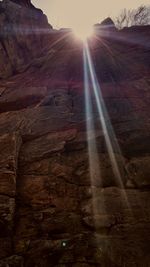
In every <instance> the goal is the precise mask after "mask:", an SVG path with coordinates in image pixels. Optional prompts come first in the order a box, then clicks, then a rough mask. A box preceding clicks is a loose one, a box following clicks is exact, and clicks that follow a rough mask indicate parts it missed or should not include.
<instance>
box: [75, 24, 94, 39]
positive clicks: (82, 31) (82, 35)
mask: <svg viewBox="0 0 150 267" xmlns="http://www.w3.org/2000/svg"><path fill="white" fill-rule="evenodd" d="M72 30H73V32H74V35H75V36H76V38H78V39H80V40H81V41H82V42H85V41H86V40H87V39H88V38H90V37H92V35H93V33H94V30H93V27H92V26H87V25H86V26H83V25H80V26H78V27H77V26H74V28H73V29H72Z"/></svg>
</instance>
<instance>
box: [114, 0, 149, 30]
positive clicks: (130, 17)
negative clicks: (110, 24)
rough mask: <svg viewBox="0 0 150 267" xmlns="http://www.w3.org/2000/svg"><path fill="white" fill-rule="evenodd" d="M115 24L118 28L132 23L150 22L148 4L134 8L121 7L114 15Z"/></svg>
mask: <svg viewBox="0 0 150 267" xmlns="http://www.w3.org/2000/svg"><path fill="white" fill-rule="evenodd" d="M115 24H116V27H117V28H118V29H122V28H124V27H130V26H134V25H148V24H150V6H144V5H141V6H139V7H138V8H136V9H132V10H130V9H129V10H128V9H126V8H125V9H123V10H122V11H121V13H120V14H119V15H118V16H117V17H116V19H115Z"/></svg>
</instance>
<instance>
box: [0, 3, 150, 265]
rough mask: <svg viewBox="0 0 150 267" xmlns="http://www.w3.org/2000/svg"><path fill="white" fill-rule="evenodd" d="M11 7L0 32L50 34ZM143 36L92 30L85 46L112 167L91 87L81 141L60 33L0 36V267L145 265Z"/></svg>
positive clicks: (69, 54)
mask: <svg viewBox="0 0 150 267" xmlns="http://www.w3.org/2000/svg"><path fill="white" fill-rule="evenodd" d="M14 2H18V3H19V2H20V1H8V0H7V1H3V2H2V3H1V6H0V8H1V9H2V11H1V14H0V20H1V21H3V23H2V24H1V27H4V26H5V25H7V26H8V24H7V23H6V21H7V20H8V19H9V22H10V25H11V31H12V29H15V28H16V27H17V29H18V28H19V27H22V23H23V22H24V23H25V24H23V25H26V23H27V24H28V26H29V27H30V26H31V25H32V23H33V22H34V23H35V24H34V26H35V25H36V27H37V28H38V30H40V29H41V28H42V27H44V29H45V27H46V29H48V30H49V26H48V23H47V20H46V18H45V16H44V15H43V14H42V12H41V11H39V10H36V9H35V7H32V11H29V8H27V7H25V6H24V7H21V9H20V7H19V6H20V3H19V4H16V3H14ZM23 2H25V3H27V2H28V1H22V3H23ZM10 8H11V12H10ZM18 8H19V10H20V11H18ZM16 12H17V13H16ZM30 12H31V13H32V12H33V13H32V15H33V14H34V15H33V17H32V19H31V24H30V22H29V21H28V22H27V20H26V18H27V17H28V16H29V14H31V13H30ZM16 14H20V15H19V17H18V16H16ZM34 16H37V17H36V18H37V20H36V21H35V17H34ZM39 16H40V20H39ZM6 18H7V19H6ZM12 18H13V19H12ZM24 18H25V21H24ZM149 32H150V27H149V26H147V27H140V28H136V29H125V30H123V31H121V32H117V31H116V32H112V31H110V32H109V31H108V30H107V31H106V32H105V31H102V32H101V31H100V30H99V29H97V30H96V32H95V35H96V38H95V37H94V36H93V39H92V41H90V40H89V42H88V44H89V49H90V53H91V57H92V58H93V59H94V67H95V72H96V75H97V78H98V82H99V84H100V88H101V93H102V97H103V100H104V103H105V105H104V104H103V105H102V106H103V108H104V106H105V107H106V108H107V112H108V114H107V116H105V120H106V125H107V127H108V129H109V131H108V134H109V136H110V139H111V145H112V148H113V154H111V156H110V155H108V149H107V145H108V140H107V139H106V132H105V131H104V128H103V127H102V126H103V125H102V123H100V120H99V114H98V110H97V106H96V99H95V96H94V92H93V90H92V86H90V90H91V91H90V100H91V102H92V105H93V113H92V114H93V122H94V126H95V132H93V131H92V127H91V129H88V132H87V126H88V125H89V121H91V118H90V117H89V116H87V114H86V110H87V109H86V102H85V87H84V85H85V84H84V73H83V45H82V44H81V43H80V42H79V41H78V40H76V39H75V38H74V37H73V35H72V33H71V32H70V31H68V32H67V31H66V32H64V31H58V32H56V31H53V30H51V32H50V33H49V35H47V34H45V35H44V36H43V37H42V38H41V36H40V35H38V34H37V35H36V34H34V35H33V36H32V38H33V39H32V38H31V39H30V40H29V38H26V34H25V32H24V31H23V33H22V34H21V35H20V34H19V33H18V32H16V33H15V35H14V32H13V35H12V36H11V35H10V33H9V34H7V35H5V37H6V38H4V36H2V39H1V45H2V43H3V45H2V49H1V56H0V69H1V70H3V71H1V80H0V149H1V153H0V267H8V266H11V267H43V266H44V267H50V266H52V267H55V266H56V267H57V266H59V267H66V266H68V267H72V266H73V267H75V266H76V267H90V266H99V267H108V266H109V267H123V266H125V267H137V266H139V267H149V266H150V265H149V262H150V253H149V247H150V235H149V233H150V209H149V205H150V194H149V189H150V177H149V170H150V167H149V166H150V121H149V112H150V107H149V100H150V78H149V71H150V60H149V58H150V57H149V55H150V54H149V51H150V50H149V49H150V38H149V36H150V35H149ZM99 39H100V41H99ZM45 40H47V41H45ZM45 42H46V46H45ZM20 45H22V47H24V48H23V50H22V52H21V54H20V52H19V51H20ZM43 49H44V50H43ZM43 51H44V53H43ZM3 53H5V55H6V54H7V57H4V56H3V57H2V54H3ZM18 53H19V54H18ZM29 58H30V60H29ZM20 60H21V63H22V64H21V67H20ZM8 66H10V72H9V75H8ZM14 68H16V74H14V72H13V71H14ZM8 76H10V77H9V78H8ZM4 77H7V79H6V78H4ZM104 114H105V112H104ZM105 115H106V114H105ZM108 115H109V116H108ZM108 117H109V119H108ZM110 122H111V125H112V127H113V130H114V132H112V127H111V125H110ZM87 133H88V134H87ZM106 141H107V145H106ZM94 144H96V149H95V148H94ZM118 146H119V147H120V149H118ZM91 148H92V149H91ZM109 148H110V145H109ZM114 158H115V161H114ZM111 160H113V163H114V164H112V163H111ZM115 164H117V168H118V171H116V165H115ZM118 173H119V178H120V179H121V182H120V183H119V182H118Z"/></svg>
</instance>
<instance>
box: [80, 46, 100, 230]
mask: <svg viewBox="0 0 150 267" xmlns="http://www.w3.org/2000/svg"><path fill="white" fill-rule="evenodd" d="M83 60H84V89H85V90H84V94H85V111H86V130H87V142H88V156H89V168H90V179H91V190H92V200H93V218H94V219H95V216H96V215H97V214H99V213H101V214H103V213H104V214H105V212H104V211H105V209H104V203H103V199H102V200H101V203H100V206H98V207H97V205H96V204H95V203H94V199H95V197H96V196H95V190H94V187H95V186H96V182H98V183H99V186H100V184H101V172H100V162H99V156H98V150H97V144H96V135H95V126H94V118H93V109H92V101H91V95H90V83H89V68H88V62H87V57H86V50H85V48H83ZM94 223H95V227H97V226H98V225H97V224H96V220H94Z"/></svg>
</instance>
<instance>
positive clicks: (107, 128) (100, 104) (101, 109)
mask: <svg viewBox="0 0 150 267" xmlns="http://www.w3.org/2000/svg"><path fill="white" fill-rule="evenodd" d="M84 48H85V52H84V54H85V57H86V59H87V60H84V62H86V64H87V65H88V69H89V74H90V79H91V82H92V88H93V91H94V96H95V100H96V105H97V110H98V114H99V120H100V123H101V126H102V130H103V134H104V138H105V142H106V147H107V151H108V155H109V158H110V162H111V165H112V169H113V172H114V176H115V179H116V185H118V186H119V187H120V188H122V189H123V192H122V196H123V199H124V201H125V202H126V204H127V206H128V207H129V210H130V203H129V201H128V198H127V195H126V192H125V190H124V182H125V181H124V179H123V178H122V175H121V172H120V168H122V169H124V161H123V160H122V162H121V164H120V163H118V161H117V158H116V154H119V155H120V157H121V158H123V157H122V153H121V150H120V147H119V144H118V142H117V139H116V136H115V133H114V130H113V127H112V125H111V121H110V119H109V115H108V113H107V110H106V107H105V103H104V100H103V96H102V93H101V88H100V85H99V82H98V79H97V75H96V73H95V68H94V65H93V61H92V58H91V54H90V50H89V46H88V43H87V42H85V44H84ZM84 65H85V64H84ZM85 89H86V87H85ZM88 98H89V97H88ZM86 101H89V100H87V99H86ZM86 106H87V104H86ZM87 123H88V122H87ZM87 130H88V127H87ZM95 149H96V148H95ZM89 154H90V151H89ZM89 158H90V155H89ZM91 164H94V163H93V162H92V161H91ZM120 165H121V166H120Z"/></svg>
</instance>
